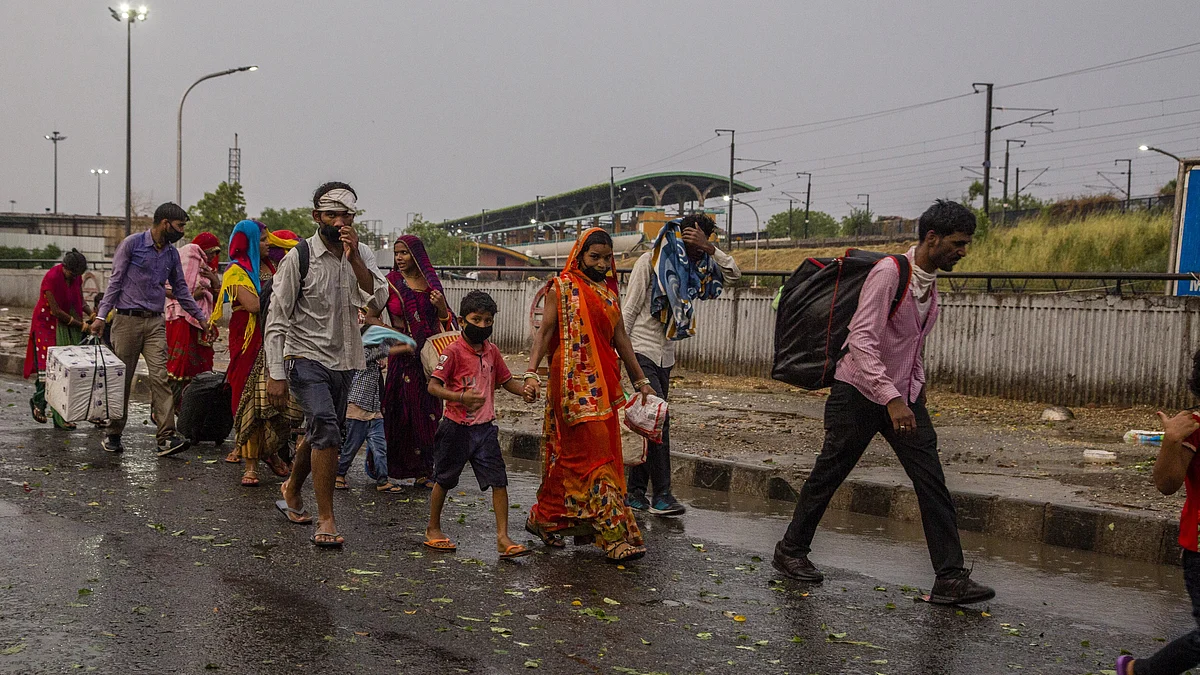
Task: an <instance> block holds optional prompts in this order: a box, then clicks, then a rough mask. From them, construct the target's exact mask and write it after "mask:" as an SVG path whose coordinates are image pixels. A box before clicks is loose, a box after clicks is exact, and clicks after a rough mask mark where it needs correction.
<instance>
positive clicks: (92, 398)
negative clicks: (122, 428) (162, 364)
mask: <svg viewBox="0 0 1200 675" xmlns="http://www.w3.org/2000/svg"><path fill="white" fill-rule="evenodd" d="M46 402H47V403H49V404H50V407H51V408H54V409H55V410H56V411H58V414H59V415H62V417H63V419H64V420H66V421H68V422H79V421H81V420H103V419H117V418H120V417H124V416H125V363H124V362H122V361H121V359H119V358H117V355H116V354H113V353H112V350H110V349H109V348H108V347H105V346H103V345H78V346H72V347H50V348H49V349H47V350H46Z"/></svg>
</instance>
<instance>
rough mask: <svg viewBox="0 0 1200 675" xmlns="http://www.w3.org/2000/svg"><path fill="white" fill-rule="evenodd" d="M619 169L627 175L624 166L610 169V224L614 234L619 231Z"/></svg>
mask: <svg viewBox="0 0 1200 675" xmlns="http://www.w3.org/2000/svg"><path fill="white" fill-rule="evenodd" d="M617 169H620V170H621V173H625V167H623V166H610V167H608V223H609V226H610V227H612V229H613V232H616V231H617V174H616V173H615V172H616V170H617Z"/></svg>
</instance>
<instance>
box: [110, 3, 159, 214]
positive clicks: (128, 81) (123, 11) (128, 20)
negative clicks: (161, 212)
mask: <svg viewBox="0 0 1200 675" xmlns="http://www.w3.org/2000/svg"><path fill="white" fill-rule="evenodd" d="M108 11H109V13H111V14H112V18H114V19H116V20H117V21H124V22H125V236H127V237H128V236H129V233H130V232H131V231H132V230H133V180H132V177H131V173H130V172H131V171H132V168H131V167H132V164H133V93H132V92H133V22H134V21H145V20H146V15H147V14H148V13H149V11H150V10H149V9H147V8H146V6H145V5H141V6H140V7H138V8H137V9H136V10H135V9H134V8H132V7H130V6H129V5H126V4H122V5H121V6H120V7H118V8H117V9H113V8H112V7H109V8H108Z"/></svg>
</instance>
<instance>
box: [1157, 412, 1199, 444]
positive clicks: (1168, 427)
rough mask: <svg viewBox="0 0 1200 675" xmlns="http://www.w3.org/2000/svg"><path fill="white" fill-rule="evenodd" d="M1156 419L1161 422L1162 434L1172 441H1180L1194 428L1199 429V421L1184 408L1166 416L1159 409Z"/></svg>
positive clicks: (1193, 430)
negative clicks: (1175, 413)
mask: <svg viewBox="0 0 1200 675" xmlns="http://www.w3.org/2000/svg"><path fill="white" fill-rule="evenodd" d="M1158 419H1159V421H1160V422H1162V425H1163V432H1164V436H1165V437H1166V438H1169V439H1171V440H1174V441H1182V440H1184V439H1186V438H1187V437H1188V436H1191V435H1192V433H1193V432H1195V431H1196V429H1200V422H1197V421H1196V418H1195V417H1192V412H1191V411H1190V410H1184V411H1183V412H1181V413H1179V414H1178V415H1176V416H1174V417H1167V416H1166V414H1165V413H1163V412H1162V411H1161V410H1160V411H1159V412H1158Z"/></svg>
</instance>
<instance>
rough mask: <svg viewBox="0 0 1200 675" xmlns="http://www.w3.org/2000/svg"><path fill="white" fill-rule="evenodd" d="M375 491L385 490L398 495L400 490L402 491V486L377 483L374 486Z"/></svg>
mask: <svg viewBox="0 0 1200 675" xmlns="http://www.w3.org/2000/svg"><path fill="white" fill-rule="evenodd" d="M375 491H376V492H385V493H387V494H391V495H398V494H400V493H401V492H404V488H402V487H400V486H399V485H396V484H395V483H380V484H379V485H376V486H375Z"/></svg>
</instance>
